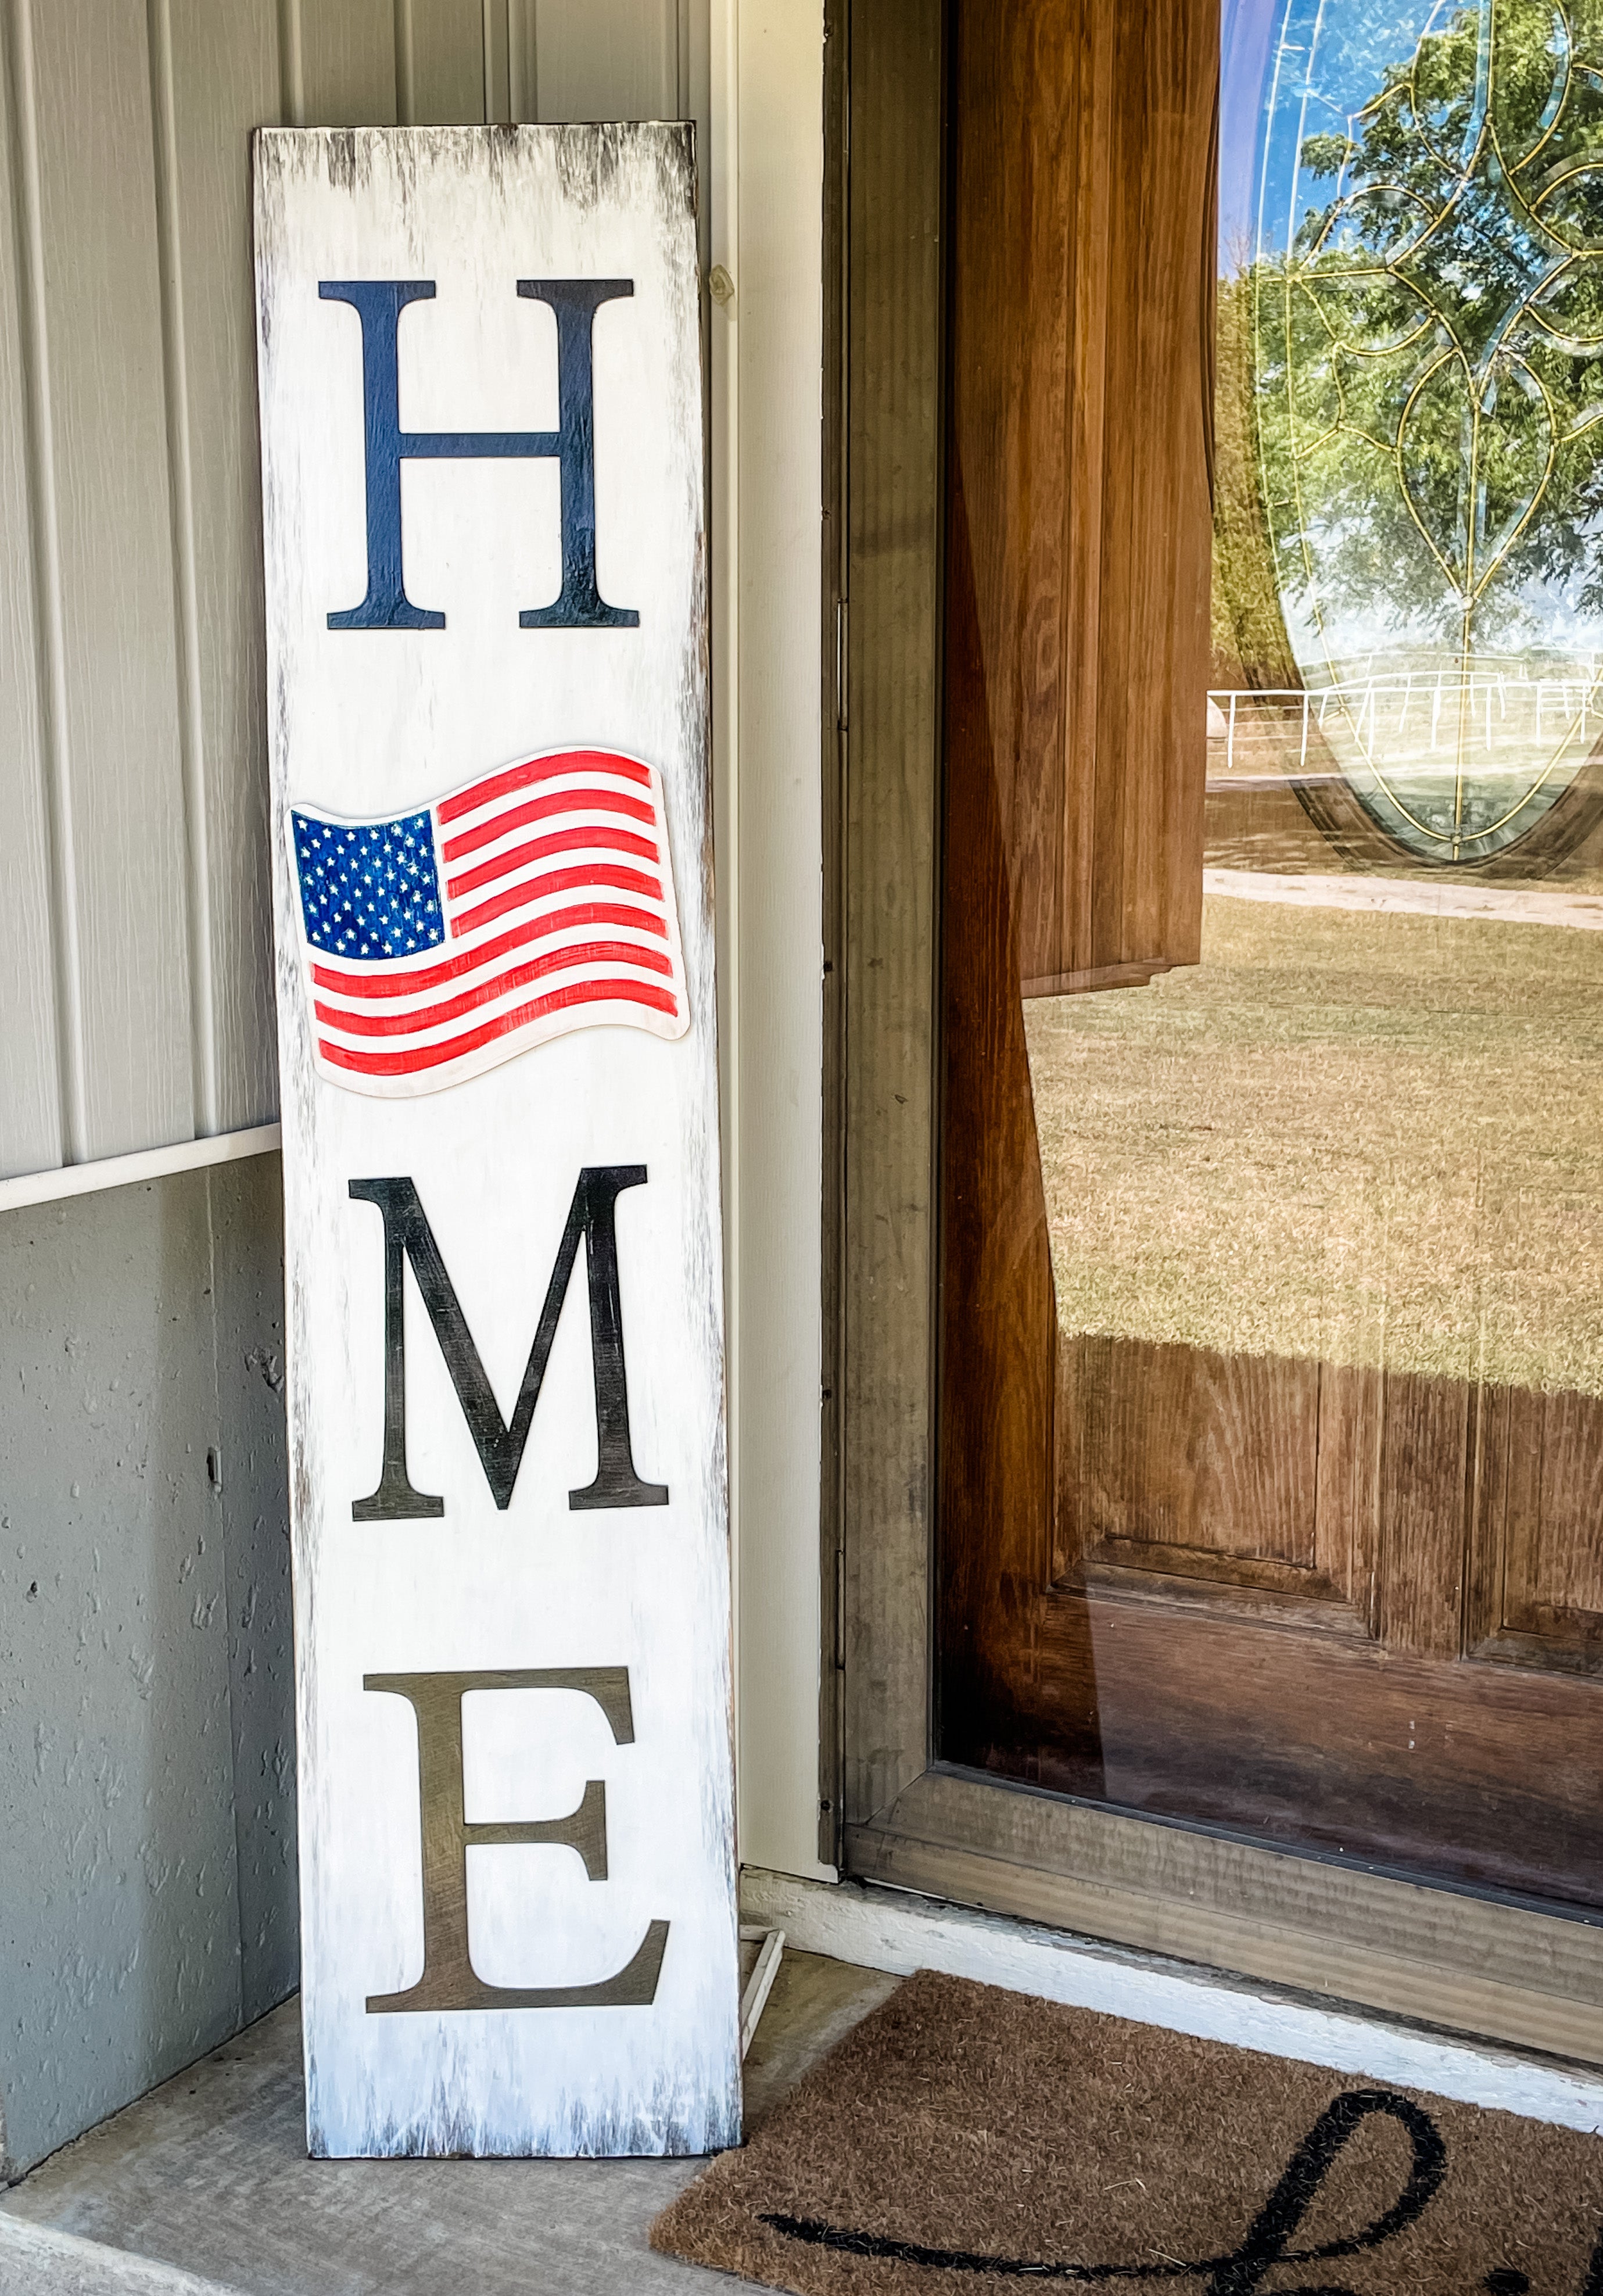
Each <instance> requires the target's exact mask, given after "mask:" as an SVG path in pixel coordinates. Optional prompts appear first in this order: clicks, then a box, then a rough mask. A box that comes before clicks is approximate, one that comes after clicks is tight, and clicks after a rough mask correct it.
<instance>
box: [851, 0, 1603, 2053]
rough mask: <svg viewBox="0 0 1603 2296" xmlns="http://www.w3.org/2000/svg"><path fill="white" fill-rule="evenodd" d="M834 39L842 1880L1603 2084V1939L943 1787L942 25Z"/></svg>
mask: <svg viewBox="0 0 1603 2296" xmlns="http://www.w3.org/2000/svg"><path fill="white" fill-rule="evenodd" d="M826 21H827V35H826V43H825V123H826V143H827V148H826V166H825V199H824V232H825V244H824V279H825V313H824V319H825V325H824V336H825V376H824V394H823V415H824V455H823V469H824V480H825V504H824V518H823V532H824V550H823V571H824V582H823V603H824V614H823V632H822V637H823V644H822V678H823V690H824V694H825V709H824V712H823V717H824V726H825V732H824V742H823V761H822V764H823V793H824V820H825V833H824V861H825V886H824V902H825V955H826V964H825V988H824V999H825V1001H824V1021H825V1026H824V1046H825V1078H824V1122H825V1135H824V1150H825V1152H824V1187H825V1201H824V1238H825V1254H824V1275H823V1292H824V1333H825V1360H824V1371H823V1394H824V1401H823V1415H824V1416H823V1446H822V1455H823V1468H824V1505H823V1525H822V1533H823V1535H822V1564H823V1568H822V1584H823V1618H824V1643H823V1651H822V1661H823V1663H822V1699H821V1723H822V1730H821V1745H822V1769H821V1781H820V1804H821V1811H822V1816H821V1827H820V1844H819V1849H820V1856H821V1857H823V1858H825V1859H826V1860H829V1861H830V1862H833V1863H835V1864H836V1865H838V1867H839V1868H840V1870H841V1872H842V1873H843V1874H846V1875H848V1876H852V1877H855V1878H857V1879H860V1880H863V1881H871V1882H886V1883H890V1884H893V1885H895V1886H896V1887H897V1888H901V1889H905V1890H918V1891H920V1892H922V1893H924V1894H926V1895H928V1896H931V1897H936V1898H948V1899H951V1900H953V1901H954V1902H956V1903H959V1904H963V1905H969V1906H976V1907H984V1908H986V1909H987V1910H990V1911H993V1912H997V1913H1003V1914H1009V1915H1018V1916H1022V1917H1024V1918H1026V1919H1028V1920H1031V1921H1036V1922H1042V1923H1048V1924H1050V1925H1051V1926H1052V1927H1054V1928H1058V1929H1063V1930H1068V1931H1075V1932H1078V1933H1080V1934H1083V1935H1086V1936H1090V1937H1093V1938H1098V1939H1108V1940H1111V1941H1114V1942H1116V1943H1118V1944H1121V1945H1124V1946H1127V1947H1133V1948H1138V1949H1140V1950H1141V1951H1144V1952H1147V1953H1152V1954H1158V1955H1163V1956H1173V1957H1174V1958H1176V1959H1180V1960H1182V1961H1187V1962H1192V1963H1198V1964H1204V1965H1206V1966H1209V1967H1214V1968H1219V1969H1223V1970H1228V1971H1231V1972H1236V1973H1238V1974H1239V1975H1242V1976H1245V1977H1247V1978H1251V1979H1256V1980H1262V1981H1266V1982H1268V1983H1270V1984H1272V1985H1275V1986H1279V1987H1288V1988H1293V1989H1297V1990H1299V1991H1303V1992H1306V1993H1312V1994H1316V1995H1321V1996H1327V1997H1335V1998H1337V1999H1340V2000H1343V2001H1345V2002H1349V2003H1354V2004H1357V2005H1362V2006H1365V2007H1369V2008H1371V2009H1375V2010H1378V2011H1381V2012H1383V2013H1387V2014H1389V2015H1393V2016H1401V2017H1404V2018H1408V2019H1411V2020H1414V2021H1422V2022H1425V2023H1427V2024H1431V2025H1435V2026H1440V2027H1443V2028H1445V2029H1448V2030H1452V2031H1456V2032H1469V2033H1475V2034H1478V2035H1483V2036H1485V2037H1488V2038H1493V2039H1495V2040H1500V2041H1503V2042H1507V2043H1510V2044H1512V2045H1514V2046H1517V2047H1520V2048H1524V2049H1533V2050H1539V2051H1542V2052H1544V2053H1550V2054H1555V2055H1558V2056H1563V2057H1568V2058H1572V2059H1579V2060H1582V2061H1584V2062H1591V2063H1599V2062H1603V1916H1599V1918H1598V1919H1596V1920H1593V1919H1591V1918H1589V1917H1587V1916H1585V1915H1576V1916H1574V1917H1573V1918H1572V1917H1566V1915H1562V1914H1555V1913H1552V1912H1550V1911H1547V1910H1544V1909H1539V1908H1537V1907H1534V1906H1526V1905H1522V1904H1519V1903H1517V1902H1511V1901H1510V1900H1509V1899H1508V1898H1493V1897H1490V1896H1484V1895H1480V1894H1477V1893H1476V1892H1475V1891H1473V1890H1467V1889H1460V1888H1453V1887H1447V1886H1436V1885H1435V1884H1425V1883H1421V1882H1411V1881H1406V1880H1403V1879H1400V1878H1398V1877H1396V1876H1395V1875H1393V1874H1386V1873H1378V1872H1376V1871H1374V1870H1372V1869H1369V1868H1365V1867H1362V1866H1357V1865H1354V1864H1349V1863H1347V1862H1346V1861H1344V1860H1340V1859H1337V1858H1334V1857H1324V1856H1320V1855H1318V1854H1316V1853H1304V1852H1300V1851H1296V1850H1289V1849H1269V1848H1266V1847H1264V1846H1263V1845H1262V1844H1260V1843H1257V1842H1254V1841H1244V1840H1241V1839H1239V1838H1236V1837H1234V1836H1231V1835H1230V1834H1228V1833H1223V1831H1219V1830H1204V1829H1198V1828H1192V1827H1189V1826H1186V1825H1180V1824H1176V1823H1173V1822H1170V1821H1167V1820H1160V1819H1150V1818H1147V1817H1142V1816H1133V1815H1131V1814H1128V1813H1125V1812H1122V1811H1120V1810H1117V1809H1115V1808H1108V1807H1104V1806H1100V1805H1096V1804H1092V1803H1086V1802H1076V1801H1074V1800H1068V1799H1067V1798H1064V1797H1060V1796H1058V1795H1054V1794H1049V1793H1045V1792H1037V1791H1035V1790H1034V1789H1031V1788H1029V1787H1025V1786H1018V1785H1014V1784H1009V1783H1007V1782H1004V1781H1002V1780H998V1779H995V1778H993V1777H990V1776H987V1775H981V1774H979V1773H977V1772H973V1771H963V1770H959V1769H956V1768H954V1767H951V1766H948V1765H943V1764H942V1763H940V1762H939V1761H938V1760H936V1758H935V1746H934V1732H933V1721H934V1700H933V1691H934V1681H933V1663H932V1654H933V1649H934V1642H933V1609H932V1597H933V1594H934V1555H935V1535H936V1523H935V1505H936V1445H935V1425H936V1286H937V1282H938V1262H937V1226H936V1222H937V1216H938V1208H937V1203H936V1140H937V1128H938V1122H939V1110H938V1106H937V1104H936V1103H937V1087H936V1074H937V1070H936V962H937V946H938V939H937V925H938V918H937V906H936V904H937V863H938V856H939V824H940V773H941V738H940V690H941V689H940V637H939V632H940V625H941V597H940V561H941V549H940V537H941V529H942V513H941V463H942V438H943V408H942V396H943V393H942V372H943V354H942V343H941V312H942V306H943V301H944V296H943V284H944V278H943V274H944V266H945V239H944V234H943V229H942V214H943V176H944V154H945V59H944V46H945V42H944V24H943V0H830V7H829V9H828V11H827V20H826Z"/></svg>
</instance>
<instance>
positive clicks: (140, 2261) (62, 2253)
mask: <svg viewBox="0 0 1603 2296" xmlns="http://www.w3.org/2000/svg"><path fill="white" fill-rule="evenodd" d="M0 2296H240V2291H239V2290H238V2289H236V2288H231V2287H228V2286H226V2285H225V2283H224V2282H222V2281H220V2280H198V2279H197V2278H196V2277H195V2276H194V2274H193V2273H192V2272H184V2271H183V2270H182V2269H181V2268H180V2267H178V2266H177V2265H176V2264H162V2263H160V2262H159V2261H158V2260H157V2259H156V2258H154V2257H151V2256H135V2254H134V2253H133V2252H132V2251H130V2250H128V2249H126V2248H108V2247H107V2246H106V2245H105V2244H104V2243H103V2242H102V2241H98V2240H82V2239H80V2238H79V2236H78V2234H77V2233H71V2232H57V2231H56V2229H55V2227H54V2226H53V2225H42V2224H33V2223H31V2222H30V2221H29V2219H28V2218H26V2217H19V2216H13V2215H12V2213H11V2212H10V2210H6V2209H4V2208H0Z"/></svg>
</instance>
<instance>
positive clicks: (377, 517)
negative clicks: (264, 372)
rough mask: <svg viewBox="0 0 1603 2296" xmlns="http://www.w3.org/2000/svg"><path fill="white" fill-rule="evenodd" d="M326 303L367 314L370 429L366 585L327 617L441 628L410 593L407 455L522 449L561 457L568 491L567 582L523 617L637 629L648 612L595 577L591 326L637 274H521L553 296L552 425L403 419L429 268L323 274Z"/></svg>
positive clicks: (440, 617)
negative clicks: (405, 549) (404, 325)
mask: <svg viewBox="0 0 1603 2296" xmlns="http://www.w3.org/2000/svg"><path fill="white" fill-rule="evenodd" d="M317 291H318V293H319V295H321V296H322V297H323V300H324V301H325V302H330V303H350V304H353V305H354V306H355V307H356V316H357V317H358V318H359V319H360V320H361V322H362V398H363V405H364V418H363V433H364V439H365V442H366V455H367V595H366V596H365V597H364V599H363V601H362V603H361V604H360V605H359V606H350V607H348V608H346V609H345V611H343V612H340V613H335V614H331V615H330V616H329V627H330V629H331V630H443V629H444V628H445V627H446V618H445V616H444V614H439V613H434V612H431V611H429V608H428V607H426V606H414V605H413V603H412V601H411V599H410V598H409V597H408V596H407V595H406V578H405V570H404V567H403V564H402V557H401V464H402V463H404V462H420V461H422V462H429V461H432V462H457V461H463V460H468V459H471V458H475V457H480V456H485V457H488V458H490V459H492V460H496V461H499V460H503V459H506V458H513V459H516V458H518V457H519V456H526V455H527V456H533V457H536V458H545V457H549V458H550V459H552V460H553V461H555V462H556V463H557V465H558V467H559V470H560V483H561V496H562V588H561V592H560V595H559V596H558V597H557V598H556V599H555V601H554V602H553V603H552V604H551V605H549V606H528V607H526V608H525V609H524V611H522V612H521V613H520V614H519V617H518V623H519V628H521V629H526V630H554V629H566V630H633V629H638V627H640V616H639V615H638V614H637V613H636V612H634V609H633V608H632V607H628V606H609V605H608V604H607V603H606V601H605V600H604V599H603V598H602V596H601V593H600V591H599V590H598V589H597V588H596V586H595V411H594V392H593V381H594V374H593V357H592V344H591V335H592V329H593V324H594V320H595V315H596V312H597V310H598V309H599V308H600V307H601V304H603V303H611V302H615V301H617V299H618V298H619V297H620V296H625V295H633V294H634V281H633V280H632V279H519V282H518V292H519V295H522V296H525V297H527V298H528V299H529V300H531V301H533V302H536V303H549V304H550V306H551V307H552V310H553V311H554V312H555V314H556V319H557V428H556V429H555V430H402V428H401V414H400V379H399V372H398V362H397V350H396V339H397V334H398V332H399V331H400V324H401V313H402V311H403V310H404V309H405V307H406V305H407V304H408V303H420V302H428V301H429V300H430V299H432V297H433V294H434V282H433V280H432V279H324V280H323V281H321V282H320V283H319V285H318V289H317Z"/></svg>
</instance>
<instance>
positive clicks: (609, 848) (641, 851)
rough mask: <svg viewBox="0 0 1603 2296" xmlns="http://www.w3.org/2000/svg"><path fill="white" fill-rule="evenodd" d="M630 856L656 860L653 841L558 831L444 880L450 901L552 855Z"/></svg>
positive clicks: (622, 833) (605, 832)
mask: <svg viewBox="0 0 1603 2296" xmlns="http://www.w3.org/2000/svg"><path fill="white" fill-rule="evenodd" d="M585 852H599V853H634V854H638V855H639V857H640V858H641V859H642V861H655V860H656V858H657V840H656V839H655V838H654V837H641V836H638V835H637V834H636V833H635V832H634V830H633V829H559V830H554V831H553V832H552V834H551V835H550V836H549V837H531V838H530V840H529V841H528V844H527V845H519V846H518V847H517V848H515V849H514V850H513V851H512V852H511V853H498V854H497V855H496V856H495V859H494V860H493V861H481V862H480V863H479V865H478V868H477V869H464V870H463V871H462V875H461V876H460V877H450V878H447V879H446V893H447V894H448V895H449V896H450V898H451V899H452V900H454V901H457V900H460V899H461V898H462V895H463V894H464V893H476V892H477V891H478V889H479V887H480V886H481V885H493V884H495V881H496V880H497V879H498V878H501V877H510V876H511V873H512V872H513V870H514V869H528V868H531V867H532V866H533V865H534V864H535V863H536V861H549V860H550V858H551V857H552V854H553V853H585Z"/></svg>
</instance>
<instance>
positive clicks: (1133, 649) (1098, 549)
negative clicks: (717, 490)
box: [950, 0, 1218, 995]
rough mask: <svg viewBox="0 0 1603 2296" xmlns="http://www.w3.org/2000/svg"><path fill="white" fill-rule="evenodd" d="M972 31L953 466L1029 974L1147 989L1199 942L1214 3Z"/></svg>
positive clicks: (966, 25)
mask: <svg viewBox="0 0 1603 2296" xmlns="http://www.w3.org/2000/svg"><path fill="white" fill-rule="evenodd" d="M1217 78H1218V11H1217V0H1164V4H1163V5H1161V6H1153V7H1148V8H1142V9H1111V8H1108V6H1106V5H1103V4H1100V0H997V4H993V5H989V6H986V7H985V8H983V9H981V8H979V7H978V6H977V5H972V6H966V7H960V8H959V9H957V11H956V12H955V20H954V26H953V144H952V169H953V236H954V271H953V322H954V324H953V329H952V334H951V342H952V368H951V394H950V396H951V449H952V461H953V483H954V484H955V485H958V486H962V485H965V484H966V485H967V487H968V510H967V531H966V536H965V555H966V558H967V566H966V570H965V578H966V579H967V580H968V581H969V582H970V583H971V585H972V596H973V608H974V612H975V616H976V621H977V629H978V632H979V634H980V636H981V640H982V644H981V647H980V651H979V654H978V657H977V660H976V661H975V663H974V665H973V671H974V675H975V676H977V681H978V685H977V692H976V693H974V695H973V697H972V699H973V701H974V702H975V703H976V705H977V707H978V708H980V709H983V710H984V712H985V715H986V734H987V746H988V750H989V755H990V758H991V761H992V770H993V772H994V775H995V779H996V792H997V802H998V808H999V813H1000V818H1001V824H1002V835H1003V839H1004V840H1005V845H1006V850H1007V854H1008V865H1009V881H1010V900H1011V904H1012V912H1013V916H1012V931H1013V934H1014V936H1015V941H1016V962H1017V970H1016V972H1015V975H1014V977H1015V979H1016V980H1020V981H1022V982H1024V983H1025V984H1026V994H1030V995H1035V994H1054V993H1058V992H1059V991H1060V990H1062V989H1064V988H1068V987H1073V988H1084V987H1090V986H1093V985H1105V984H1109V983H1115V982H1121V983H1122V982H1135V981H1144V980H1148V979H1149V978H1150V977H1151V975H1152V974H1153V973H1154V972H1159V971H1162V970H1163V969H1165V967H1166V966H1168V965H1172V964H1194V963H1195V962H1196V958H1197V954H1198V944H1199V936H1200V930H1201V914H1202V878H1201V868H1202V803H1203V785H1204V779H1205V773H1206V740H1205V726H1204V720H1203V711H1202V706H1201V696H1202V694H1203V692H1204V690H1205V688H1206V683H1207V660H1208V547H1207V533H1208V504H1207V478H1206V454H1205V430H1206V415H1207V413H1208V405H1209V401H1208V397H1207V394H1206V390H1205V379H1204V378H1205V366H1206V358H1205V345H1206V344H1207V343H1209V342H1211V300H1210V296H1211V276H1212V225H1211V215H1212V206H1211V197H1212V194H1211V189H1210V187H1211V185H1212V183H1213V175H1214V171H1213V169H1212V167H1211V165H1210V149H1211V146H1210V136H1211V133H1212V121H1213V117H1214V91H1215V86H1216V83H1217ZM1177 186H1184V187H1185V190H1186V192H1187V193H1188V196H1186V197H1185V198H1183V199H1182V200H1181V201H1176V200H1175V199H1174V197H1173V193H1174V188H1175V187H1177ZM1138 311H1140V312H1141V314H1142V315H1143V316H1142V321H1141V324H1139V325H1138V324H1135V316H1136V313H1137V312H1138Z"/></svg>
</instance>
